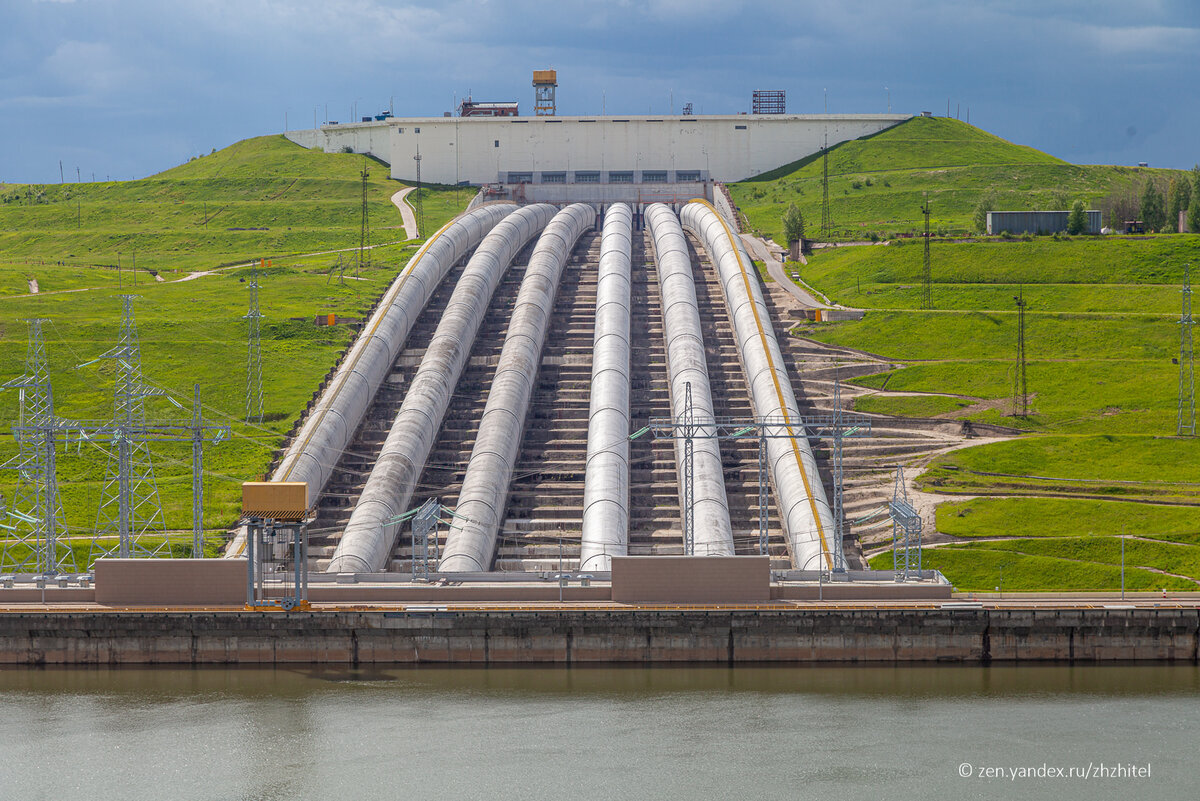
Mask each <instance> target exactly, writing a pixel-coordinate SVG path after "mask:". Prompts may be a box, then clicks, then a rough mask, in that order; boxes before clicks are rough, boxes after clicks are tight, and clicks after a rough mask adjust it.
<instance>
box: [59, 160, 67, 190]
mask: <svg viewBox="0 0 1200 801" xmlns="http://www.w3.org/2000/svg"><path fill="white" fill-rule="evenodd" d="M58 182H59V183H60V184H65V183H66V182H67V179H66V176H64V175H63V166H62V159H59V160H58Z"/></svg>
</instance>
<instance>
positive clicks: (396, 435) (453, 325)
mask: <svg viewBox="0 0 1200 801" xmlns="http://www.w3.org/2000/svg"><path fill="white" fill-rule="evenodd" d="M555 211H556V209H555V208H554V206H550V205H547V204H544V203H541V204H537V205H533V206H525V207H523V208H521V209H518V210H517V211H515V212H513V213H512V214H510V215H509V216H507V217H505V218H504V219H503V220H502V221H501V222H500V223H499V224H497V225H496V227H495V228H493V229H492V231H491V233H489V234H488V235H487V237H486V238H484V240H483V243H482V244H480V246H479V247H478V248H477V249H476V250H475V253H474V254H473V255H472V256H471V260H470V261H469V262H467V266H466V267H465V268H464V269H463V273H462V275H461V276H460V277H459V279H458V283H457V284H455V286H454V294H453V295H452V296H451V297H450V302H449V304H447V306H446V310H445V312H443V313H442V319H441V321H440V322H439V323H438V327H437V331H436V332H434V335H433V339H431V340H430V341H429V345H428V347H426V349H425V356H424V357H423V358H422V359H421V365H420V367H419V368H417V374H416V375H415V376H413V380H412V384H410V386H409V389H408V392H407V393H406V394H405V396H404V403H403V404H401V406H400V411H399V412H397V414H396V418H395V420H394V421H393V422H392V428H391V430H390V431H389V432H388V435H387V439H386V440H385V441H384V443H383V447H382V448H381V449H380V451H379V459H378V460H377V461H376V462H375V466H374V467H372V468H371V475H370V476H369V477H368V478H367V484H366V486H365V487H364V488H363V492H362V495H361V496H360V497H359V500H358V503H357V504H356V505H355V507H354V512H353V514H352V515H351V516H350V522H349V523H348V524H347V525H346V530H345V532H344V533H343V534H342V539H341V541H340V542H339V543H338V546H337V549H336V550H335V551H334V553H333V559H332V560H331V561H330V563H329V567H328V568H326V570H327V571H328V572H330V573H365V572H370V571H375V570H386V569H387V563H388V556H389V554H391V552H392V548H393V546H394V544H395V537H396V529H395V528H393V527H391V526H389V525H387V521H388V520H390V519H391V518H392V517H394V516H395V515H397V514H399V513H400V512H403V511H404V510H405V508H406V507H407V506H408V504H409V501H410V500H412V493H413V490H414V488H415V487H416V484H417V479H418V478H420V475H421V471H422V470H423V469H424V466H425V460H426V459H428V458H429V451H430V449H431V448H432V447H433V441H434V438H435V436H436V435H437V432H438V430H439V429H440V428H441V426H442V421H443V419H444V418H445V416H446V410H447V409H448V408H449V406H450V398H451V396H452V395H453V394H454V388H455V386H456V385H457V384H458V379H459V377H460V376H461V375H462V371H463V367H464V366H465V365H466V363H467V358H468V357H469V356H470V354H471V347H472V346H473V344H474V342H475V335H476V334H477V333H478V332H479V326H480V325H481V324H482V323H483V318H484V315H485V314H486V313H487V308H488V305H489V304H490V303H491V300H492V295H493V294H494V293H495V291H496V287H497V286H498V285H499V284H500V279H501V278H502V277H503V276H504V272H505V270H507V269H508V267H509V265H510V264H512V261H513V259H514V258H516V255H517V253H519V252H520V250H521V248H523V247H525V245H526V244H527V243H528V242H529V240H531V239H532V238H533V237H534V236H535V235H536V234H537V233H538V232H539V231H541V230H542V229H543V228H545V227H546V224H547V223H549V222H550V220H551V218H553V217H554V213H555Z"/></svg>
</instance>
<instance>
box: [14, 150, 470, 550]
mask: <svg viewBox="0 0 1200 801" xmlns="http://www.w3.org/2000/svg"><path fill="white" fill-rule="evenodd" d="M363 166H369V167H370V169H371V173H372V175H371V178H370V183H369V193H370V195H369V200H370V203H371V215H372V220H373V221H374V231H375V234H374V237H373V239H374V241H377V242H378V241H383V240H390V239H403V232H402V231H399V232H398V231H395V230H394V229H393V228H388V227H395V226H399V225H400V222H401V220H400V215H399V213H398V212H397V210H396V209H395V207H394V206H393V205H392V204H391V202H390V196H391V194H392V193H394V192H395V191H396V190H398V189H399V188H401V187H402V184H399V183H397V182H394V181H390V180H388V179H386V177H385V176H386V169H385V168H384V167H382V166H380V165H378V164H376V163H374V162H372V161H371V160H370V159H367V158H365V157H363V156H359V155H349V154H347V155H340V154H339V155H327V154H323V153H318V152H313V151H307V150H305V149H303V148H300V147H297V146H295V145H293V144H291V143H290V142H287V141H286V140H284V139H283V138H282V137H263V138H259V139H252V140H247V141H246V142H240V143H238V144H236V145H234V146H232V147H230V148H227V149H225V150H222V151H220V152H218V153H216V154H214V155H211V156H205V157H204V158H201V159H197V160H195V161H192V162H189V163H188V164H185V165H181V166H180V167H177V168H175V169H173V170H168V171H167V172H166V173H162V174H160V175H158V176H154V177H153V178H149V179H146V180H143V181H132V182H128V183H105V184H80V185H67V186H63V187H46V188H44V189H43V188H39V189H38V191H45V194H46V196H47V198H48V199H49V201H50V202H48V203H41V204H27V203H20V202H16V201H10V202H9V203H7V204H2V205H0V254H3V255H0V308H3V310H4V312H5V314H4V315H3V317H2V319H0V376H4V377H9V376H15V375H19V374H20V373H21V371H22V364H23V360H24V356H25V340H26V327H25V324H24V323H23V322H21V320H22V319H23V318H27V317H32V316H40V317H47V318H49V319H50V320H51V322H50V323H48V324H47V325H46V326H45V337H46V346H47V352H48V356H49V360H50V364H51V366H52V378H53V382H54V390H55V399H56V402H57V406H58V411H59V413H60V414H63V415H64V416H68V417H72V418H76V419H92V418H103V417H105V416H106V415H110V414H111V403H112V401H111V386H112V385H111V381H112V375H113V370H112V364H111V363H109V362H107V361H105V362H102V363H99V364H96V365H92V366H89V367H85V368H82V369H75V365H79V364H82V363H83V362H85V361H88V360H90V359H94V358H95V357H96V356H97V355H99V354H100V353H101V352H103V351H104V350H106V349H107V348H109V347H111V346H112V345H113V344H114V343H115V340H116V337H117V335H118V333H119V331H118V329H119V322H120V301H119V300H118V299H117V298H116V295H117V278H116V274H115V271H113V270H110V269H107V268H105V267H96V266H86V265H89V264H104V263H107V262H108V261H109V259H108V257H107V255H106V254H107V248H109V247H112V246H114V245H115V244H117V243H136V244H137V247H138V256H137V264H138V267H139V277H138V285H137V287H136V289H132V287H130V286H129V284H128V283H126V286H125V289H126V291H130V290H132V291H134V292H136V294H137V295H138V296H139V300H138V301H137V302H136V304H135V309H136V314H137V323H138V330H139V334H140V338H141V345H142V362H143V368H144V373H145V376H146V379H147V380H148V381H150V382H151V383H152V384H154V385H156V386H160V387H163V388H165V389H167V390H168V391H169V392H170V393H171V394H172V395H173V396H174V397H176V398H177V399H178V400H179V401H180V402H181V403H183V405H184V406H185V407H187V408H188V409H189V410H190V403H191V395H192V384H193V382H199V383H200V384H201V389H202V392H203V398H204V401H205V403H206V405H207V407H208V409H207V414H208V415H209V417H210V418H212V419H213V420H214V421H217V422H222V423H232V424H233V426H234V432H235V437H234V439H233V440H232V441H231V442H226V443H223V444H221V445H219V446H217V447H214V448H211V449H210V450H209V451H208V452H207V453H206V456H205V459H206V469H207V470H206V472H207V473H208V479H207V486H208V490H207V491H208V495H207V497H206V516H207V523H208V524H209V525H210V526H226V525H228V524H229V523H231V522H232V521H233V520H235V519H236V515H237V510H238V501H239V495H238V493H239V486H238V485H239V484H240V482H241V481H243V480H245V479H247V478H251V477H253V476H255V475H258V474H261V473H262V472H263V471H264V470H265V469H266V467H267V465H268V463H269V461H270V458H271V454H272V452H273V451H274V449H275V448H276V447H277V446H278V445H279V443H280V441H281V437H282V435H283V434H284V433H285V432H286V431H287V429H288V428H289V427H290V426H291V424H292V421H293V420H294V419H295V418H296V416H297V414H298V413H299V411H300V410H301V409H302V408H303V406H304V404H305V403H306V402H307V401H308V399H309V398H310V397H311V395H312V392H313V391H314V390H315V389H316V387H317V385H318V383H319V382H320V380H321V378H322V377H323V376H324V375H325V373H326V372H327V371H328V370H329V368H330V367H331V366H332V365H333V363H334V362H335V360H336V358H337V356H338V354H339V353H340V352H341V350H342V349H343V348H344V347H345V346H346V345H347V344H348V342H349V341H350V339H351V337H352V336H353V331H352V330H351V329H350V328H349V327H347V326H335V327H332V328H331V327H321V328H318V327H316V326H315V325H313V324H312V318H313V317H314V316H315V315H317V314H324V313H328V312H335V313H338V314H341V315H349V316H361V315H362V314H364V313H365V312H366V310H367V309H368V308H369V307H370V305H371V304H372V303H373V302H374V299H375V298H376V297H378V296H379V294H381V293H382V292H383V291H384V289H386V287H387V285H388V284H389V283H390V282H391V280H392V278H393V277H394V276H395V274H396V272H397V271H398V270H399V269H400V268H401V267H402V266H403V264H404V263H405V262H406V261H407V260H408V258H409V257H411V255H412V253H413V252H414V251H415V248H416V245H417V243H415V242H414V243H412V244H409V245H396V246H393V247H389V248H381V249H379V250H376V251H375V252H374V253H373V256H372V265H371V267H370V268H369V269H364V270H363V271H362V273H361V275H360V277H361V278H363V279H364V280H361V281H353V280H348V281H345V282H344V283H339V282H338V281H337V280H336V279H334V280H332V281H331V280H329V277H328V272H329V269H330V267H331V265H332V264H334V263H335V262H336V259H337V257H336V256H332V255H329V256H318V257H309V258H297V257H294V256H290V255H287V254H289V253H294V252H305V251H308V250H310V249H311V250H323V249H332V248H344V247H351V246H353V245H357V242H358V234H359V230H358V229H359V213H360V211H359V210H360V207H361V181H360V179H359V176H358V172H359V170H360V169H362V167H363ZM27 189H29V188H27V187H14V186H11V185H10V186H8V187H6V188H5V192H7V193H8V194H9V195H16V194H27V192H26V190H27ZM421 191H424V192H426V193H427V195H426V203H425V216H426V230H427V231H433V230H435V227H436V226H439V225H441V224H442V223H443V222H444V221H445V220H446V219H449V217H450V216H452V215H453V214H454V213H456V211H457V208H458V204H459V203H461V204H462V205H465V204H466V203H467V202H468V201H469V199H470V195H469V193H468V192H462V193H456V192H455V191H454V190H446V189H437V188H428V189H424V190H421ZM76 199H80V200H81V201H82V205H83V215H84V220H85V223H88V224H87V225H85V227H84V228H83V229H82V231H80V229H76V228H74V227H73V224H74V220H73V218H72V219H70V220H69V221H66V222H64V219H63V218H65V217H66V212H67V211H70V208H68V206H72V205H73V204H72V203H71V202H70V201H72V200H76ZM206 200H207V202H208V204H209V213H210V223H209V229H208V233H207V234H205V233H204V228H203V225H202V218H203V204H204V202H205V201H206ZM97 220H103V223H100V222H96V223H95V227H89V225H91V224H92V223H91V222H89V221H97ZM285 221H286V223H288V224H283V223H284V222H285ZM235 223H236V224H244V225H247V226H254V227H260V226H263V225H266V226H267V227H269V228H270V229H271V230H269V231H266V232H238V231H226V230H224V226H233V225H234V224H235ZM289 225H290V228H291V230H288V228H289ZM151 230H153V233H150V231H151ZM100 243H103V248H101V247H100ZM122 246H126V245H122ZM88 247H92V248H93V249H92V250H91V252H90V253H89V252H88V250H87V249H88ZM14 251H15V253H14ZM71 253H74V254H75V255H74V256H73V257H70V256H68V255H67V254H71ZM113 255H114V256H115V251H114V252H113ZM261 255H273V256H275V258H274V266H273V267H272V268H271V269H270V270H268V271H267V273H266V274H265V275H263V276H262V277H261V279H260V284H261V286H262V289H261V291H260V306H261V310H262V313H263V315H264V320H263V327H262V343H263V359H264V365H263V383H264V387H265V401H266V415H265V419H266V422H265V423H264V424H263V425H261V426H252V425H245V424H241V423H239V422H238V421H239V420H240V419H241V417H242V415H243V413H244V392H245V364H246V323H245V321H244V320H243V319H241V318H242V315H244V314H245V313H246V304H247V297H248V296H247V289H246V284H245V278H246V276H247V275H248V272H249V271H248V270H244V269H234V270H227V271H223V272H221V273H218V274H215V275H210V276H205V277H202V278H199V279H197V280H193V281H186V282H179V283H173V282H171V281H170V279H173V278H176V277H179V275H177V274H173V273H172V272H171V270H172V269H173V268H175V267H181V268H183V269H195V268H203V267H214V266H216V265H219V264H222V263H228V262H233V263H238V262H242V261H245V260H247V259H250V258H253V257H258V256H261ZM348 255H350V254H348ZM60 256H62V257H64V258H70V259H71V265H72V266H69V267H61V266H58V265H53V264H44V265H43V264H37V263H35V262H38V261H41V260H43V259H44V260H45V261H47V262H49V261H58V259H59V257H60ZM111 261H112V263H114V264H115V262H116V259H115V258H113V259H111ZM126 265H128V262H126ZM148 267H155V269H158V270H160V271H162V272H163V275H164V277H165V278H167V279H168V281H166V282H158V281H154V280H153V279H152V277H151V276H150V275H149V274H148V273H147V272H145V271H144V269H145V268H148ZM27 275H33V276H34V277H36V278H37V279H38V282H39V284H40V288H41V290H42V294H39V295H36V296H24V297H19V296H16V292H18V291H26V290H25V286H26V284H25V282H26V276H27ZM129 280H130V276H129V275H128V274H126V276H125V281H126V282H128V281H129ZM57 288H86V289H85V291H82V292H66V293H57V294H46V292H47V290H50V289H57ZM15 407H16V398H15V396H14V395H12V394H9V395H5V396H0V428H3V429H7V428H8V426H9V425H10V424H11V422H12V420H13V417H14V414H15ZM148 413H149V415H150V416H151V417H154V418H160V419H162V418H170V419H177V418H179V417H180V416H183V415H184V413H183V412H180V411H178V410H176V409H175V408H174V407H172V406H171V405H169V404H167V403H165V402H163V401H152V402H151V403H150V404H149V405H148ZM12 450H13V446H12V442H11V439H8V438H6V441H5V442H4V443H3V447H2V448H0V457H7V455H8V454H10V453H12ZM154 453H155V467H156V472H157V477H158V485H159V489H160V491H161V494H162V498H163V504H164V510H165V513H166V519H167V525H168V527H170V528H176V529H185V528H189V527H190V525H191V484H190V481H191V479H190V446H189V447H176V446H161V447H159V446H156V447H155V448H154ZM60 465H61V466H60V482H61V485H62V492H63V496H64V505H65V510H66V514H67V520H68V523H69V525H70V526H71V529H72V530H73V531H75V532H86V531H87V530H89V529H90V528H91V526H92V525H93V523H94V520H95V507H96V504H97V501H98V497H99V493H100V487H101V483H102V480H103V472H104V468H105V461H104V457H103V455H102V454H99V453H97V452H96V451H94V450H93V451H89V450H88V449H86V448H85V449H83V451H82V455H81V456H75V455H74V449H72V453H71V454H70V455H67V456H64V457H62V459H61V462H60ZM0 492H2V493H4V495H5V496H6V497H11V493H12V474H11V473H4V474H2V475H0Z"/></svg>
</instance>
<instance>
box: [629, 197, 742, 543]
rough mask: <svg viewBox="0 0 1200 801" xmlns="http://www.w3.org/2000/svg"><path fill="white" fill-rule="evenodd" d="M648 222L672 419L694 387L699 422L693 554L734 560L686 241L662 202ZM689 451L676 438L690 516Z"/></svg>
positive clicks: (695, 450) (684, 507) (651, 208)
mask: <svg viewBox="0 0 1200 801" xmlns="http://www.w3.org/2000/svg"><path fill="white" fill-rule="evenodd" d="M646 222H647V225H648V226H649V228H650V234H651V236H652V237H653V240H654V253H655V262H656V264H657V265H658V282H659V286H660V287H661V291H662V316H663V339H664V341H665V342H666V347H667V372H668V374H669V377H670V389H671V416H672V417H673V418H674V419H675V420H676V421H678V420H680V419H681V416H682V415H683V414H684V410H685V408H686V402H687V399H686V395H687V386H688V385H689V384H690V385H691V395H692V415H693V418H694V419H695V420H696V421H697V423H698V425H697V426H696V432H695V436H694V437H693V438H692V453H693V465H694V467H693V473H692V481H693V487H692V510H693V515H694V516H693V518H692V519H693V526H692V531H693V535H694V542H693V553H694V554H695V555H697V556H733V554H734V547H733V526H732V524H731V523H730V521H729V501H728V499H727V498H726V496H725V474H724V468H723V466H722V464H721V446H720V443H719V442H718V440H717V439H716V431H715V428H714V425H713V402H712V388H711V386H710V384H709V380H708V362H707V357H706V356H705V352H704V335H703V333H702V330H701V328H700V311H699V305H698V303H697V300H696V284H695V279H694V277H693V275H692V260H691V257H690V256H689V255H688V249H687V240H686V239H685V238H684V235H683V228H681V227H680V225H679V219H678V218H677V217H676V216H675V213H674V212H673V211H671V209H670V208H669V207H667V206H665V205H663V204H661V203H655V204H653V205H652V206H649V207H648V208H647V209H646ZM705 421H707V425H705ZM677 433H678V432H677ZM685 448H686V444H685V441H684V439H683V438H681V437H677V438H676V440H675V463H676V465H678V471H679V499H680V500H679V508H680V510H681V511H683V513H684V514H685V515H686V514H687V501H686V491H687V487H686V483H687V482H686V480H685V475H684V472H685V471H684V461H685V460H684V452H685Z"/></svg>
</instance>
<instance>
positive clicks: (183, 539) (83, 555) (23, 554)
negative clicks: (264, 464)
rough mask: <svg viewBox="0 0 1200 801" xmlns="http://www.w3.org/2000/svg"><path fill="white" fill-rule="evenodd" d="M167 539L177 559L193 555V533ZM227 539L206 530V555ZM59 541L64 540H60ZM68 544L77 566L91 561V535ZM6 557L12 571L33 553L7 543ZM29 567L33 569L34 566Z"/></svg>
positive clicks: (153, 543)
mask: <svg viewBox="0 0 1200 801" xmlns="http://www.w3.org/2000/svg"><path fill="white" fill-rule="evenodd" d="M167 541H168V543H169V546H170V549H171V556H172V557H174V558H177V559H179V558H183V559H188V558H191V557H192V555H193V554H192V535H191V533H188V534H186V535H183V534H178V533H171V534H169V535H168V537H167ZM225 541H226V537H225V534H224V532H217V531H206V532H205V534H204V538H203V547H204V557H205V558H207V559H215V558H217V557H219V556H220V555H221V549H222V548H223V547H224V545H225ZM59 542H63V540H59ZM161 542H162V538H161V537H158V538H157V539H156V540H155V539H152V538H147V541H146V543H145V544H144V545H145V547H150V548H157V547H158V545H159V544H160V543H161ZM0 544H6V543H4V541H3V539H2V538H0ZM66 544H67V545H68V547H69V549H70V551H71V553H72V555H73V557H74V560H75V565H76V567H77V568H79V569H81V570H82V569H83V568H84V567H85V566H86V565H87V564H88V563H89V562H90V561H91V555H92V538H91V536H90V535H89V536H86V537H83V536H80V537H75V538H72V539H69V540H67V541H66ZM5 557H6V562H5V569H6V570H8V571H11V570H12V569H13V568H14V567H15V566H16V565H18V564H21V563H22V562H25V561H26V560H29V559H30V558H31V554H30V550H29V548H28V547H26V546H24V545H21V544H18V543H13V544H11V545H7V551H6V554H5ZM29 564H30V565H32V561H30V562H29ZM29 569H32V567H30V568H29Z"/></svg>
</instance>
